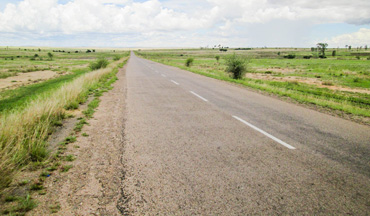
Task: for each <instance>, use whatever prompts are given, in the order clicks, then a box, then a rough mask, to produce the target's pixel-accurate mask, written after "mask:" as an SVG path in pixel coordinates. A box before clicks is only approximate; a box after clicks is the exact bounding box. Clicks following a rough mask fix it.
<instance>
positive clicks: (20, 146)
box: [0, 59, 124, 189]
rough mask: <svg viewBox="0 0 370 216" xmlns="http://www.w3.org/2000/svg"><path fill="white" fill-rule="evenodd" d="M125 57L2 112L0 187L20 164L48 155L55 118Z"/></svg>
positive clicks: (59, 118)
mask: <svg viewBox="0 0 370 216" xmlns="http://www.w3.org/2000/svg"><path fill="white" fill-rule="evenodd" d="M123 61H124V59H122V60H120V61H117V62H114V63H112V64H110V65H109V66H108V67H107V68H105V69H100V70H96V71H93V72H90V73H88V74H85V75H83V76H81V77H79V78H77V79H75V80H74V81H72V82H70V83H68V84H65V85H64V86H62V87H61V88H60V89H58V90H57V91H56V92H54V93H53V94H52V95H50V96H48V97H42V96H41V97H39V98H38V99H36V100H34V101H32V102H30V103H29V104H28V105H27V107H26V108H25V109H24V110H22V111H14V112H11V113H6V114H3V115H2V116H0V189H1V188H4V187H6V186H7V185H8V184H9V183H10V182H11V180H12V178H13V175H14V173H15V171H16V170H17V168H19V167H21V166H23V165H26V164H27V163H29V162H30V161H42V160H43V159H45V158H46V157H47V156H48V152H47V138H48V136H49V135H50V133H52V130H53V122H55V121H60V120H61V119H63V118H64V117H65V111H66V110H65V107H68V106H69V104H71V103H76V102H77V103H81V102H83V101H84V100H85V99H86V96H87V94H88V92H89V89H92V88H93V87H94V86H96V85H98V83H99V80H100V79H101V78H102V77H103V76H104V75H106V74H108V73H110V72H112V70H113V69H114V68H116V67H117V65H118V64H119V63H121V62H123Z"/></svg>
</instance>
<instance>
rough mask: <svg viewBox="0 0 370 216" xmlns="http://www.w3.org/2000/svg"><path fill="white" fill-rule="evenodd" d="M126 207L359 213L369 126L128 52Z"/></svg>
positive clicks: (364, 207)
mask: <svg viewBox="0 0 370 216" xmlns="http://www.w3.org/2000/svg"><path fill="white" fill-rule="evenodd" d="M126 76H127V121H126V126H125V127H126V128H125V136H126V143H125V153H124V158H125V161H124V162H125V166H126V167H125V170H126V172H125V181H124V190H123V194H124V196H125V198H126V203H125V204H124V205H125V208H126V209H127V211H128V212H130V213H131V214H133V215H144V214H146V215H156V214H159V215H194V214H196V215H246V214H263V215H276V214H289V215H312V214H322V215H328V214H331V215H342V214H353V215H367V214H369V213H370V181H369V177H370V166H369V165H370V163H369V159H370V127H368V126H363V125H360V124H357V123H353V122H350V121H347V120H343V119H340V118H337V117H333V116H330V115H327V114H323V113H319V112H317V111H313V110H310V109H307V108H304V107H301V106H298V105H294V104H290V103H288V102H284V101H280V100H278V99H275V98H272V97H268V96H264V95H261V94H258V93H256V92H254V91H250V90H248V89H246V88H242V87H238V86H235V85H232V84H229V83H226V82H222V81H218V80H214V79H211V78H207V77H203V76H200V75H197V74H193V73H190V72H187V71H183V70H180V69H177V68H173V67H169V66H165V65H162V64H158V63H154V62H151V61H148V60H144V59H141V58H138V57H136V56H135V55H132V56H131V59H130V60H129V63H128V65H127V71H126Z"/></svg>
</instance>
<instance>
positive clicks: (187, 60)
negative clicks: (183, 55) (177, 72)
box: [185, 58, 194, 67]
mask: <svg viewBox="0 0 370 216" xmlns="http://www.w3.org/2000/svg"><path fill="white" fill-rule="evenodd" d="M193 61H194V59H193V58H188V59H186V62H185V65H186V67H190V66H191V65H192V64H193Z"/></svg>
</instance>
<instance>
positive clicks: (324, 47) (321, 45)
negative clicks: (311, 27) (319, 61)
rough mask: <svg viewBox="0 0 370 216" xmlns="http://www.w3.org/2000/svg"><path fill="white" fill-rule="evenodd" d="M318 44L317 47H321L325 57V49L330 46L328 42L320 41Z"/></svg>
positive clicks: (320, 50) (320, 49)
mask: <svg viewBox="0 0 370 216" xmlns="http://www.w3.org/2000/svg"><path fill="white" fill-rule="evenodd" d="M316 45H317V48H318V49H319V52H320V53H321V54H322V56H324V57H325V50H326V48H327V47H328V44H327V43H318V44H316Z"/></svg>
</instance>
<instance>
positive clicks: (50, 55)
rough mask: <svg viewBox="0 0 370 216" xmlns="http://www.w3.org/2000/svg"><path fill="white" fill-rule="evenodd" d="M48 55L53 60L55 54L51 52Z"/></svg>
mask: <svg viewBox="0 0 370 216" xmlns="http://www.w3.org/2000/svg"><path fill="white" fill-rule="evenodd" d="M48 57H49V59H50V60H53V57H54V55H53V54H51V53H50V52H49V53H48Z"/></svg>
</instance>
